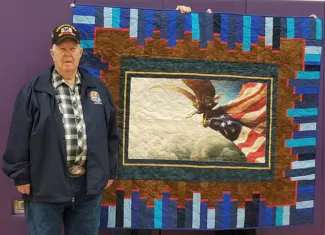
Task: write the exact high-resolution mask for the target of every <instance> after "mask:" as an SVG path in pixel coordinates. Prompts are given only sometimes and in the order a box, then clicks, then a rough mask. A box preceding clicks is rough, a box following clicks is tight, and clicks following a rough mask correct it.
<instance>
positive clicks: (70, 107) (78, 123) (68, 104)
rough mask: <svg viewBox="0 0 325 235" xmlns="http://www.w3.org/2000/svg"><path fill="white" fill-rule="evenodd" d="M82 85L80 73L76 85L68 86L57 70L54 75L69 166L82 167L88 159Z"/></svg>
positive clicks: (53, 82)
mask: <svg viewBox="0 0 325 235" xmlns="http://www.w3.org/2000/svg"><path fill="white" fill-rule="evenodd" d="M80 83H81V81H80V74H79V73H77V75H76V82H75V85H69V84H67V83H66V82H65V81H64V79H63V78H62V77H61V75H60V74H59V73H58V72H57V71H56V70H54V71H53V73H52V85H53V87H54V90H55V97H56V100H57V103H58V105H59V109H60V112H61V114H62V122H63V126H64V130H65V140H66V150H67V163H68V166H71V165H79V166H81V165H83V164H84V163H85V161H86V158H87V136H86V126H85V123H84V118H83V111H82V105H81V101H80Z"/></svg>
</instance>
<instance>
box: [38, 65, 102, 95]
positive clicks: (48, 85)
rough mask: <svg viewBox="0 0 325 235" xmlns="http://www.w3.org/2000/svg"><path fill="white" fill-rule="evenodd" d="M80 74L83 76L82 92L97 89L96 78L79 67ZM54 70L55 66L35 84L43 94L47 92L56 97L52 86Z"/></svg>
mask: <svg viewBox="0 0 325 235" xmlns="http://www.w3.org/2000/svg"><path fill="white" fill-rule="evenodd" d="M78 69H79V72H80V75H81V78H80V80H81V90H82V91H84V90H85V89H86V88H88V87H92V88H95V87H96V86H97V85H96V78H94V77H93V76H92V75H90V74H89V73H88V72H87V71H86V70H84V69H83V68H81V67H80V66H79V68H78ZM53 70H54V66H51V67H50V68H49V69H47V70H46V71H45V72H44V73H42V74H41V75H40V76H39V77H38V79H37V80H36V83H35V90H37V91H41V92H47V93H49V94H51V95H54V88H53V84H52V72H53Z"/></svg>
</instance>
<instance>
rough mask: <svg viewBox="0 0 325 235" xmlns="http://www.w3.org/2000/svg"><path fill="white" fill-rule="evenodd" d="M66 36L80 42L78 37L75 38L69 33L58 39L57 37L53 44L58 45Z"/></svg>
mask: <svg viewBox="0 0 325 235" xmlns="http://www.w3.org/2000/svg"><path fill="white" fill-rule="evenodd" d="M67 38H72V39H74V40H75V41H76V42H77V43H80V42H79V40H78V39H76V38H75V37H74V36H71V35H64V36H62V37H60V38H59V39H57V40H56V41H55V42H54V44H55V45H59V44H60V43H61V42H62V41H63V40H65V39H67Z"/></svg>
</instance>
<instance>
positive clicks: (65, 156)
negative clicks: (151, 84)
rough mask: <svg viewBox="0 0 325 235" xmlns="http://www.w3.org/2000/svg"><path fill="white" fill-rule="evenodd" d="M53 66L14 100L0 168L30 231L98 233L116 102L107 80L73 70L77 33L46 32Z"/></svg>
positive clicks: (111, 165)
mask: <svg viewBox="0 0 325 235" xmlns="http://www.w3.org/2000/svg"><path fill="white" fill-rule="evenodd" d="M50 53H51V56H52V58H53V62H54V65H53V66H52V67H51V68H49V69H47V70H46V71H45V72H44V73H43V74H41V75H39V76H37V77H36V78H34V79H32V80H30V81H29V82H28V83H27V84H26V85H25V86H24V87H23V88H22V89H21V90H20V92H19V94H18V96H17V100H16V102H15V106H14V111H13V117H12V123H11V127H10V132H9V138H8V143H7V148H6V150H5V153H4V156H3V163H2V168H3V171H4V172H5V174H6V175H7V176H8V177H10V178H11V179H13V181H14V183H15V185H16V186H17V189H18V191H19V192H20V193H21V194H22V195H23V198H24V201H25V203H24V206H25V215H26V219H27V225H28V231H29V234H30V235H59V234H60V230H61V226H62V223H63V225H64V230H65V234H66V235H83V234H84V235H97V234H98V220H99V216H100V206H101V201H102V194H103V190H104V189H105V188H107V187H109V186H110V185H111V184H112V182H113V179H115V177H116V165H117V164H116V153H117V146H118V141H119V140H118V136H117V128H116V117H115V107H114V103H113V100H112V96H111V94H110V92H109V91H108V89H107V88H106V86H105V85H104V84H103V83H101V82H100V81H99V80H98V79H96V78H93V77H92V76H91V75H89V74H88V73H87V72H86V71H84V70H83V69H81V68H80V66H79V61H80V58H81V56H82V48H81V47H80V36H79V32H78V30H77V29H76V28H74V27H73V26H71V25H68V24H64V25H60V26H58V27H56V28H55V29H54V30H53V34H52V48H51V50H50Z"/></svg>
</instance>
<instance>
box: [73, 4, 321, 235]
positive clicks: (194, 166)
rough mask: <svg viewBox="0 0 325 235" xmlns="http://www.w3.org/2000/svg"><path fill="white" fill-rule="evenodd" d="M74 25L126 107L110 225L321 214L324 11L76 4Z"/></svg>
mask: <svg viewBox="0 0 325 235" xmlns="http://www.w3.org/2000/svg"><path fill="white" fill-rule="evenodd" d="M73 23H74V26H75V27H77V28H78V29H79V30H80V32H81V39H82V40H81V46H82V47H83V48H84V56H83V60H82V66H83V67H84V68H86V69H87V70H88V71H89V72H90V73H92V74H93V75H94V76H96V77H98V79H101V80H102V81H103V82H104V83H105V84H106V85H107V87H108V88H109V89H110V91H111V92H112V95H113V98H114V102H115V104H116V106H117V110H118V113H117V115H118V120H119V123H118V125H119V130H120V136H121V142H120V148H119V154H118V180H117V181H115V182H114V184H113V185H112V186H111V187H110V188H109V189H108V190H106V191H105V192H104V198H103V203H102V212H101V218H100V226H101V227H109V228H115V227H117V228H150V229H200V230H209V229H212V230H215V229H229V228H253V227H270V226H271V227H272V226H274V227H275V226H288V225H302V224H309V223H312V222H313V215H314V212H313V210H314V195H315V174H316V172H315V158H316V155H317V154H316V144H317V131H316V127H317V121H318V93H319V89H320V79H321V76H320V71H321V53H322V40H323V32H322V31H323V30H322V29H323V26H322V24H323V22H322V20H321V19H319V18H317V19H315V18H312V17H305V18H303V17H272V16H258V15H238V14H227V13H211V14H209V13H206V12H192V13H189V14H181V13H180V12H178V11H173V10H152V9H135V8H132V9H130V8H118V7H110V6H97V5H82V4H77V5H76V6H75V7H74V8H73ZM317 157H320V156H317Z"/></svg>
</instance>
